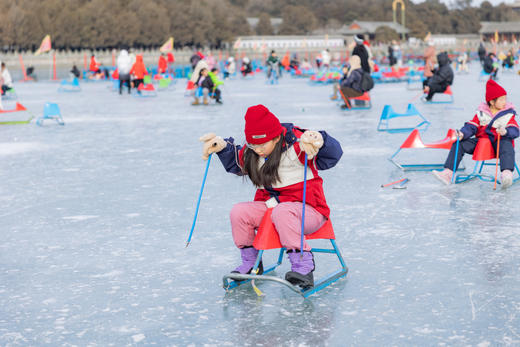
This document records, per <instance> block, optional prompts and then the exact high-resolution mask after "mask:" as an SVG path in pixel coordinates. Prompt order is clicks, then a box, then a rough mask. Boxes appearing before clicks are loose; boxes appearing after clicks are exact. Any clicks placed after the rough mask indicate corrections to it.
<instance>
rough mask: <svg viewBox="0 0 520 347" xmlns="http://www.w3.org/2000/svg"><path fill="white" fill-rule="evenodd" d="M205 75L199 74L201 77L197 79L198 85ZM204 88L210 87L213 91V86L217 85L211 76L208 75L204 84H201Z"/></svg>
mask: <svg viewBox="0 0 520 347" xmlns="http://www.w3.org/2000/svg"><path fill="white" fill-rule="evenodd" d="M202 77H204V76H202V75H200V76H199V78H198V79H197V85H199V81H200V79H201V78H202ZM201 87H202V88H206V89H209V91H210V92H212V91H213V87H215V84H214V83H213V81H212V80H211V77H209V76H206V77H205V78H204V80H203V81H202V85H201Z"/></svg>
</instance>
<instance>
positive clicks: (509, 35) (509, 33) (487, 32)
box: [479, 22, 520, 42]
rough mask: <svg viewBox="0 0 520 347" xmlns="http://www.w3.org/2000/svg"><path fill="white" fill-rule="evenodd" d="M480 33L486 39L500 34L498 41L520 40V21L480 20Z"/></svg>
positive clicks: (488, 39) (489, 39)
mask: <svg viewBox="0 0 520 347" xmlns="http://www.w3.org/2000/svg"><path fill="white" fill-rule="evenodd" d="M480 25H481V28H480V30H479V34H480V35H481V36H482V38H483V39H484V40H485V41H491V40H492V39H493V40H494V39H495V35H496V34H498V41H499V42H503V41H507V42H515V41H517V40H520V22H480Z"/></svg>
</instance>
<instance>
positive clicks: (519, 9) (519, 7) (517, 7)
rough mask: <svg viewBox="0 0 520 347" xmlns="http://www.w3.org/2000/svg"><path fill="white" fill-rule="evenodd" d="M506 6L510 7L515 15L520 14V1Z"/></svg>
mask: <svg viewBox="0 0 520 347" xmlns="http://www.w3.org/2000/svg"><path fill="white" fill-rule="evenodd" d="M508 6H509V7H511V8H512V9H513V11H515V12H516V13H520V0H516V1H515V2H514V3H512V4H509V5H508Z"/></svg>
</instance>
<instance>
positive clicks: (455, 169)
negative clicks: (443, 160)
mask: <svg viewBox="0 0 520 347" xmlns="http://www.w3.org/2000/svg"><path fill="white" fill-rule="evenodd" d="M455 134H456V135H457V142H456V143H455V146H457V147H456V148H455V159H454V160H453V173H452V175H451V183H453V182H454V181H455V173H456V172H457V157H458V156H459V132H458V131H455Z"/></svg>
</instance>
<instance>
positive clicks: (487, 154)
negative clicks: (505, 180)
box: [455, 137, 520, 183]
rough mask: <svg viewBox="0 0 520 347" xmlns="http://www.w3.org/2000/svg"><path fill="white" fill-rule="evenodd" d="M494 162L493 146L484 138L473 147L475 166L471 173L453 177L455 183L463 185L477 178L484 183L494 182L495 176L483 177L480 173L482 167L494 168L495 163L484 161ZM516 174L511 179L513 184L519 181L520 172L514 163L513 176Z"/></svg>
mask: <svg viewBox="0 0 520 347" xmlns="http://www.w3.org/2000/svg"><path fill="white" fill-rule="evenodd" d="M492 159H493V160H496V156H495V150H494V149H493V146H492V145H491V141H490V140H489V139H488V138H486V137H484V138H481V139H479V140H478V142H477V146H476V147H475V151H474V152H473V160H475V161H476V163H475V166H474V168H473V172H472V173H470V174H469V175H463V174H461V175H457V176H455V183H463V182H466V181H470V180H472V179H474V178H478V179H479V180H481V181H484V182H494V181H495V176H492V175H485V174H483V173H482V169H484V166H495V165H496V162H494V163H486V160H492ZM514 172H516V173H517V174H518V177H516V178H514V179H513V183H516V181H518V180H520V170H519V169H518V165H517V164H516V163H515V168H514V169H513V174H514ZM497 182H498V183H501V182H500V180H499V179H497Z"/></svg>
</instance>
